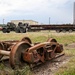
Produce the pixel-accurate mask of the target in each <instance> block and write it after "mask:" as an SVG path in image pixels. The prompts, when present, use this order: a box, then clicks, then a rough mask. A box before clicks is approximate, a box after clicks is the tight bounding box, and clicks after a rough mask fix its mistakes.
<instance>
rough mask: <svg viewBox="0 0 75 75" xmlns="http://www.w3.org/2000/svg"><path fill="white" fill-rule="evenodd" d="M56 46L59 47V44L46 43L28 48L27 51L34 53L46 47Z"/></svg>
mask: <svg viewBox="0 0 75 75" xmlns="http://www.w3.org/2000/svg"><path fill="white" fill-rule="evenodd" d="M54 44H55V45H57V44H58V43H56V42H44V43H40V44H36V45H34V46H32V47H30V48H28V49H27V51H28V52H32V51H34V50H37V49H39V48H41V47H44V46H46V45H54Z"/></svg>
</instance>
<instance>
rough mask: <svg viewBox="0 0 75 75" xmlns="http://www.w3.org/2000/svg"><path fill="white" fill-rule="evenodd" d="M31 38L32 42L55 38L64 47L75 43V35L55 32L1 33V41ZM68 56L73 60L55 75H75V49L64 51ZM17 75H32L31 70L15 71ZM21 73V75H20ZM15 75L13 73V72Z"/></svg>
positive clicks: (2, 67)
mask: <svg viewBox="0 0 75 75" xmlns="http://www.w3.org/2000/svg"><path fill="white" fill-rule="evenodd" d="M25 36H26V37H29V38H30V39H31V40H32V42H33V43H34V42H46V41H47V39H48V38H50V37H53V38H55V39H56V40H57V41H58V42H59V43H62V44H63V45H64V46H67V45H68V44H70V43H74V42H75V33H55V32H53V33H52V32H48V31H47V32H27V33H19V34H17V33H15V32H11V33H6V34H4V33H2V32H0V40H1V41H2V40H21V39H22V38H23V37H25ZM64 52H65V54H66V55H67V56H71V60H70V61H69V62H68V63H67V64H65V65H63V66H62V67H61V68H59V71H57V73H56V74H55V75H75V49H71V50H66V49H65V50H64ZM0 70H4V66H3V65H1V66H0ZM14 72H15V75H20V73H21V75H22V74H23V75H27V74H28V75H31V71H30V69H29V68H24V69H22V70H16V71H14ZM18 72H19V74H18ZM24 73H25V74H24ZM12 75H13V71H12Z"/></svg>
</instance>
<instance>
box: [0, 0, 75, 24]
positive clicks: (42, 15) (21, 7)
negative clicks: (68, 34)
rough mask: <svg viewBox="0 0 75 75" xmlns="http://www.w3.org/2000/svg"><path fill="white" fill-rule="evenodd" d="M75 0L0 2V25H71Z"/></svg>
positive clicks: (4, 0)
mask: <svg viewBox="0 0 75 75" xmlns="http://www.w3.org/2000/svg"><path fill="white" fill-rule="evenodd" d="M74 1H75V0H0V24H2V23H3V20H4V23H5V24H6V23H7V22H10V21H11V20H35V21H37V22H39V23H40V24H49V21H50V24H67V23H73V5H74Z"/></svg>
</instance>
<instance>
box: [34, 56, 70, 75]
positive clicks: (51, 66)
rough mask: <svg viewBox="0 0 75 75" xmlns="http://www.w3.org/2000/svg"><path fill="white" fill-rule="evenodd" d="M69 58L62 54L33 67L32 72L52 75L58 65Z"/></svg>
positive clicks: (40, 74)
mask: <svg viewBox="0 0 75 75" xmlns="http://www.w3.org/2000/svg"><path fill="white" fill-rule="evenodd" d="M69 60H70V57H69V56H66V55H64V56H62V57H59V58H57V59H53V60H51V61H47V62H46V63H44V64H42V65H40V66H38V67H36V68H34V70H33V73H34V75H53V74H54V73H55V72H56V71H57V70H58V68H59V67H61V66H62V65H63V64H65V63H67V62H68V61H69Z"/></svg>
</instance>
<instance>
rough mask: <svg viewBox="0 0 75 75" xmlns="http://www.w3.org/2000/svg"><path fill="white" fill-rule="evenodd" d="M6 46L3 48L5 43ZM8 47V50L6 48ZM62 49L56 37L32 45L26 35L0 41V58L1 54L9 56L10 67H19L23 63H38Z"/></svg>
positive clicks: (48, 58)
mask: <svg viewBox="0 0 75 75" xmlns="http://www.w3.org/2000/svg"><path fill="white" fill-rule="evenodd" d="M3 43H5V45H8V47H6V48H5V45H4V44H3ZM8 49H9V50H8ZM62 51H63V46H62V45H61V44H59V43H58V42H57V41H56V39H53V38H50V39H48V40H47V42H44V43H36V44H33V45H32V42H31V40H30V39H29V38H28V37H24V38H23V39H22V40H21V41H18V40H16V41H13V42H12V41H6V42H1V43H0V58H2V56H3V55H7V56H9V62H10V65H11V67H12V68H13V69H14V68H17V67H19V68H21V67H23V66H24V64H25V63H28V64H38V63H44V62H45V61H47V60H51V59H53V58H55V56H56V55H57V54H58V53H61V52H62Z"/></svg>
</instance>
